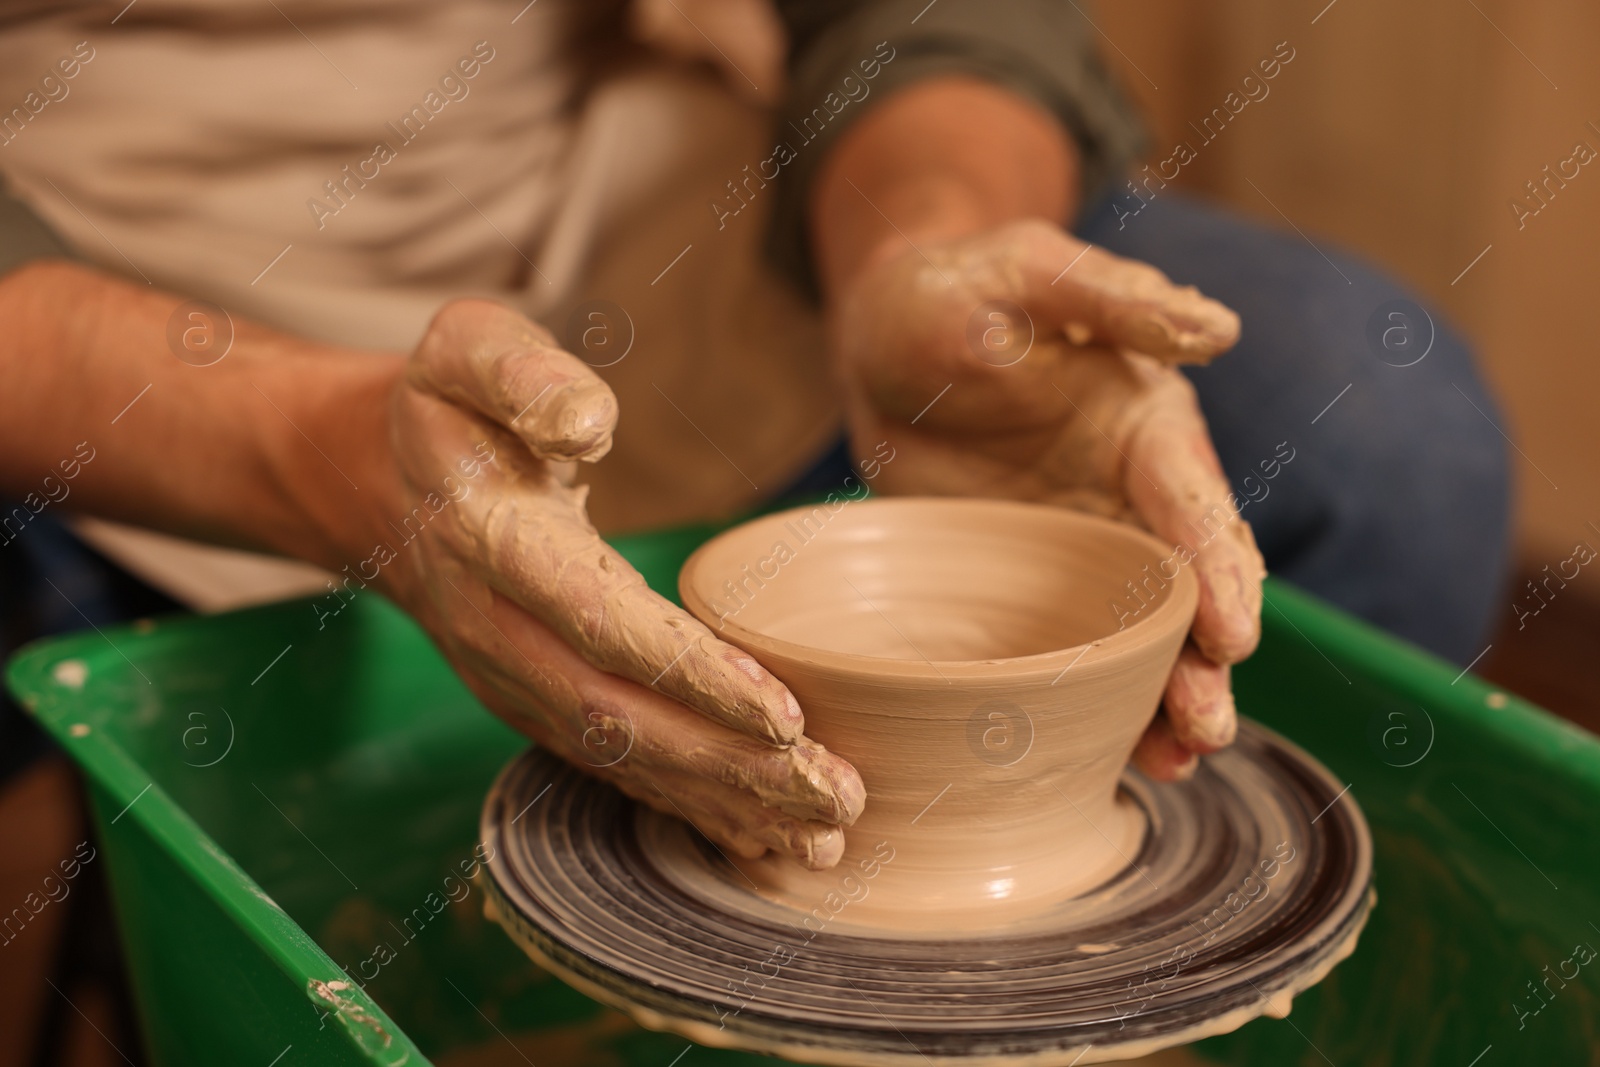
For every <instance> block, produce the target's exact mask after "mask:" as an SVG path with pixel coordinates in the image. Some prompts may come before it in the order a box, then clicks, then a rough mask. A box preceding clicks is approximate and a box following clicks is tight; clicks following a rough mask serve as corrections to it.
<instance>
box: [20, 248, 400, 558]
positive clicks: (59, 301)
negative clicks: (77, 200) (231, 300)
mask: <svg viewBox="0 0 1600 1067" xmlns="http://www.w3.org/2000/svg"><path fill="white" fill-rule="evenodd" d="M182 303H184V300H183V299H182V298H180V297H177V296H173V295H172V294H169V293H164V292H161V291H159V290H152V289H150V288H148V287H145V286H135V285H131V284H129V283H126V282H122V281H119V280H117V279H115V278H112V277H110V276H108V275H105V274H102V273H99V272H97V271H94V270H92V269H89V268H86V267H82V266H78V265H74V264H68V263H64V262H60V261H44V262H40V263H36V264H33V265H31V266H28V267H25V268H22V269H20V270H17V271H13V272H11V273H10V274H7V275H5V276H3V277H0V323H4V332H3V335H0V382H3V386H0V456H3V457H4V458H3V460H0V492H3V493H4V494H5V496H6V497H8V498H10V499H12V500H21V501H24V506H27V507H29V508H30V510H33V509H35V508H37V507H38V506H40V502H42V501H51V502H52V506H55V505H59V506H60V507H62V508H64V509H67V510H73V511H79V512H84V513H89V514H95V515H100V516H104V517H106V518H111V519H117V520H121V521H126V522H132V523H136V524H139V525H143V526H147V527H150V528H153V529H159V530H164V531H167V532H170V533H175V534H180V535H184V536H189V537H194V538H198V539H202V540H207V541H213V542H217V543H221V544H229V545H234V546H237V547H243V548H252V549H257V550H262V551H267V552H273V553H278V554H282V555H289V556H296V557H299V558H302V559H306V560H309V561H311V562H313V563H318V564H321V565H324V566H332V567H335V568H337V567H338V566H340V565H342V564H343V563H344V562H346V561H347V560H348V559H349V558H350V553H352V552H354V551H357V550H359V549H360V547H361V546H362V545H363V544H364V543H365V542H366V541H367V540H368V538H369V533H370V531H369V530H367V529H366V528H365V527H366V526H368V525H370V523H371V520H370V519H367V518H366V516H369V515H374V514H381V504H379V505H378V506H374V504H376V503H377V502H380V501H382V500H384V499H386V498H390V497H393V496H394V494H395V492H396V490H395V486H394V475H393V474H392V464H390V463H388V462H387V461H386V459H385V457H386V455H387V451H388V449H387V442H386V440H385V433H386V429H385V426H386V423H385V421H384V417H383V416H384V412H385V403H384V398H385V397H386V395H387V393H388V391H389V390H390V388H391V387H392V385H393V383H394V380H395V379H396V378H397V377H398V376H399V375H400V373H401V372H402V370H403V364H402V361H401V360H398V359H395V358H393V357H392V356H388V355H384V354H381V353H372V352H361V351H356V350H351V349H345V348H338V347H335V346H330V345H323V344H319V343H316V342H311V341H307V340H304V339H301V338H295V337H292V336H289V335H287V334H282V333H279V332H277V331H273V330H269V329H267V328H265V327H261V326H258V325H255V324H253V323H250V322H247V321H244V320H242V319H241V318H239V317H238V316H234V318H233V325H234V329H235V333H236V336H235V338H234V341H233V344H232V347H231V348H230V349H229V351H228V352H227V355H226V356H225V357H224V358H223V359H221V360H220V361H218V362H216V363H214V364H212V365H210V366H193V365H191V364H190V363H186V362H184V361H183V360H181V359H179V358H178V357H177V355H176V354H175V353H174V351H173V350H172V348H171V347H169V341H168V332H169V331H168V325H169V321H170V320H171V319H172V317H173V314H174V312H175V311H176V310H177V308H178V307H179V306H180V305H181V304H182ZM81 446H83V447H81ZM90 450H92V455H93V459H92V461H90V462H87V463H82V462H81V459H82V456H83V454H84V453H85V452H89V451H90ZM74 459H77V460H79V461H80V462H77V463H73V462H72V461H73V460H74ZM63 461H66V463H67V465H66V466H63ZM69 470H70V471H72V472H73V474H74V476H73V477H71V478H70V479H68V478H67V477H66V474H67V472H68V471H69ZM47 477H48V479H49V480H48V481H47V480H46V479H47ZM29 494H34V495H33V497H32V498H31V502H30V498H29Z"/></svg>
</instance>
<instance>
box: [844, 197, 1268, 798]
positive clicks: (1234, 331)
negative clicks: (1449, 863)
mask: <svg viewBox="0 0 1600 1067" xmlns="http://www.w3.org/2000/svg"><path fill="white" fill-rule="evenodd" d="M901 249H903V251H902V250H901ZM829 329H830V335H831V341H832V346H833V349H834V352H835V355H836V358H837V359H838V362H839V367H840V371H841V374H842V377H843V379H844V381H845V383H846V397H847V404H848V410H849V418H850V429H851V436H852V439H853V440H854V441H855V442H857V443H858V446H859V445H860V444H863V443H872V442H878V441H883V440H885V439H887V440H889V441H890V442H892V443H893V445H894V447H895V452H896V454H895V460H894V462H893V463H892V464H886V465H883V466H882V468H881V471H880V473H879V474H878V479H877V481H876V482H875V483H874V484H875V486H876V487H877V488H879V489H880V490H882V491H884V492H892V493H925V494H939V495H965V496H986V497H1007V498H1012V499H1018V500H1034V501H1041V502H1049V503H1056V504H1061V505H1064V506H1067V507H1073V508H1078V509H1081V510H1084V511H1089V512H1094V513H1096V514H1100V515H1106V516H1110V517H1115V518H1125V519H1128V520H1130V521H1134V522H1137V523H1139V524H1141V525H1143V526H1145V527H1147V528H1148V529H1150V530H1151V531H1152V532H1154V533H1155V534H1157V535H1158V536H1160V537H1162V538H1163V539H1165V540H1169V541H1171V542H1172V543H1173V544H1174V545H1175V546H1178V552H1177V555H1176V556H1175V558H1174V560H1173V562H1172V564H1171V566H1172V567H1176V566H1191V567H1193V569H1194V573H1195V576H1196V577H1197V578H1198V579H1199V584H1200V605H1199V610H1198V613H1197V615H1196V618H1195V622H1194V627H1193V629H1192V631H1191V634H1190V640H1189V642H1188V643H1187V644H1186V645H1185V647H1184V649H1183V651H1182V653H1180V655H1179V658H1178V662H1177V666H1176V667H1175V668H1174V670H1173V673H1172V677H1171V680H1170V682H1169V683H1168V686H1167V689H1166V694H1165V699H1164V708H1165V714H1164V715H1162V716H1161V717H1159V718H1157V720H1156V721H1155V723H1154V724H1153V725H1152V726H1151V728H1150V731H1149V732H1148V733H1147V734H1146V735H1145V737H1144V739H1143V740H1142V741H1141V742H1140V744H1139V748H1138V750H1137V751H1136V752H1135V753H1134V758H1135V760H1136V762H1138V763H1139V765H1140V766H1141V767H1142V768H1143V769H1144V770H1145V771H1146V772H1147V773H1150V774H1151V775H1153V776H1155V777H1159V778H1164V779H1171V778H1175V777H1182V776H1185V775H1187V774H1188V773H1190V772H1192V770H1193V768H1194V766H1195V761H1196V758H1197V754H1199V753H1205V752H1211V751H1215V750H1216V749H1219V748H1222V747H1223V746H1225V745H1227V744H1228V743H1229V742H1231V741H1232V740H1233V736H1234V730H1235V713H1234V704H1233V696H1232V692H1231V688H1230V684H1229V671H1228V668H1229V665H1230V664H1233V663H1237V662H1239V661H1240V660H1242V659H1244V658H1245V657H1246V656H1248V655H1249V654H1250V653H1251V652H1252V651H1254V650H1255V646H1256V642H1257V640H1258V639H1259V637H1260V614H1261V596H1262V594H1261V579H1262V577H1263V575H1264V574H1265V568H1264V566H1263V564H1262V560H1261V555H1260V553H1259V552H1258V551H1257V550H1256V545H1255V539H1254V538H1253V537H1252V535H1251V533H1250V527H1249V526H1248V525H1247V524H1246V523H1245V522H1244V520H1243V519H1241V518H1240V517H1239V513H1238V510H1237V508H1236V507H1235V505H1234V501H1233V498H1232V496H1231V494H1230V493H1229V489H1228V482H1227V480H1226V478H1225V477H1224V476H1223V474H1222V469H1221V465H1220V463H1219V462H1218V460H1217V455H1216V451H1215V449H1214V448H1213V447H1212V444H1211V439H1210V435H1209V433H1208V431H1207V429H1206V424H1205V420H1204V418H1203V417H1202V416H1201V414H1200V409H1199V405H1198V403H1197V402H1196V398H1195V393H1194V390H1193V388H1192V387H1191V386H1190V385H1189V383H1188V381H1187V380H1186V379H1185V378H1184V377H1183V376H1182V375H1181V374H1180V373H1178V371H1176V370H1175V369H1174V366H1173V365H1174V364H1179V363H1204V362H1206V361H1208V360H1210V359H1211V358H1212V357H1214V356H1216V355H1217V354H1219V353H1221V352H1223V351H1225V350H1226V349H1228V348H1229V347H1231V346H1232V345H1233V343H1234V342H1235V341H1236V340H1237V339H1238V336H1239V320H1238V317H1237V316H1236V315H1235V314H1234V313H1233V312H1232V311H1230V310H1228V309H1227V308H1225V307H1223V306H1222V305H1221V304H1218V303H1216V302H1215V301H1212V300H1208V299H1206V298H1205V297H1203V296H1201V295H1200V293H1199V292H1197V291H1196V290H1195V289H1193V288H1191V287H1187V286H1178V285H1174V284H1173V283H1172V282H1170V281H1169V280H1168V279H1167V278H1166V277H1165V276H1164V275H1163V274H1162V273H1161V272H1160V271H1158V270H1156V269H1155V268H1154V267H1151V266H1149V265H1148V264H1144V263H1139V262H1135V261H1133V260H1127V259H1122V258H1120V257H1118V256H1114V255H1111V254H1110V253H1108V252H1106V251H1104V250H1103V249H1100V248H1097V247H1094V246H1092V245H1087V244H1084V243H1083V242H1081V241H1078V240H1076V239H1075V238H1073V237H1072V236H1070V235H1069V234H1067V233H1066V232H1065V231H1063V230H1062V229H1061V228H1060V227H1058V226H1056V225H1054V224H1052V223H1048V222H1043V221H1025V222H1018V223H1012V224H1009V225H1006V226H1004V227H1001V228H998V229H994V230H990V231H987V232H985V233H982V234H979V235H977V236H972V237H966V238H961V239H958V240H953V241H948V242H946V243H943V244H928V243H924V244H922V245H921V246H920V248H919V249H912V248H906V247H905V246H904V245H902V246H900V249H896V250H893V251H890V252H888V253H886V254H884V255H881V256H880V257H878V258H877V259H875V260H873V261H871V262H869V263H868V264H867V265H866V266H865V267H863V268H862V269H861V270H860V272H859V273H858V274H857V275H856V277H855V279H854V281H853V282H852V283H851V284H850V285H849V286H847V287H845V288H844V289H843V290H842V291H841V292H840V294H839V295H838V297H837V298H836V299H835V301H834V304H833V306H832V307H831V308H830V322H829ZM867 447H870V444H867ZM1143 577H1144V576H1143V575H1142V574H1141V575H1129V578H1130V579H1134V578H1138V579H1143ZM1168 577H1169V578H1170V577H1171V573H1170V568H1169V574H1168ZM1139 606H1140V600H1139V599H1138V598H1136V597H1134V596H1132V595H1130V596H1129V598H1128V601H1127V603H1126V605H1124V606H1123V608H1122V610H1121V611H1120V612H1119V611H1117V610H1115V609H1108V614H1107V618H1106V621H1107V624H1108V626H1110V627H1111V628H1119V627H1120V626H1123V625H1127V624H1129V623H1131V622H1133V621H1135V619H1136V618H1137V615H1138V612H1139V610H1140V608H1139Z"/></svg>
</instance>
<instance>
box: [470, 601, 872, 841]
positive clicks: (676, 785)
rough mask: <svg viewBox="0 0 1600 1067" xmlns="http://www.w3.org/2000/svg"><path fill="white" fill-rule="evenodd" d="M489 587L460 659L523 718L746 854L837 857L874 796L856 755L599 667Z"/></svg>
mask: <svg viewBox="0 0 1600 1067" xmlns="http://www.w3.org/2000/svg"><path fill="white" fill-rule="evenodd" d="M489 597H490V602H489V603H488V604H487V605H486V606H485V607H484V609H483V611H482V615H481V618H482V619H483V621H484V623H485V625H483V626H481V627H477V628H476V629H475V630H474V632H473V633H472V634H471V636H470V638H469V641H468V642H467V644H466V646H464V647H461V648H460V649H459V650H458V654H457V656H456V657H453V658H456V659H457V660H458V665H459V666H461V667H463V668H464V669H463V671H462V673H463V675H464V676H465V677H466V678H467V679H468V681H469V684H472V685H473V689H474V691H475V692H476V693H477V694H478V695H479V697H480V698H481V699H483V700H484V702H485V703H487V704H488V705H489V706H490V707H491V708H493V709H494V710H495V711H496V712H498V713H499V714H501V715H502V716H503V717H505V718H506V719H507V720H508V721H510V722H512V723H513V725H516V726H518V727H519V728H521V729H523V730H524V732H526V733H529V734H530V735H531V736H533V738H534V739H535V740H536V741H538V742H540V743H541V744H544V745H546V746H547V747H549V748H550V749H551V750H553V751H555V752H557V753H558V754H560V755H561V756H562V757H563V758H565V759H566V760H567V761H568V762H570V763H572V764H573V765H574V766H576V767H579V768H581V769H584V770H587V771H589V772H591V773H593V774H596V775H598V776H600V777H603V778H606V779H607V780H608V781H610V782H611V783H612V784H613V785H616V786H617V787H618V788H620V789H622V790H623V791H624V792H626V793H628V794H629V795H630V796H633V797H635V798H637V799H639V800H642V801H644V802H645V803H648V804H649V805H651V806H652V807H654V808H656V809H657V810H658V811H661V812H662V813H663V814H666V815H671V816H674V817H677V818H682V819H685V820H686V821H688V822H689V823H690V824H692V825H693V826H695V827H696V828H697V829H698V830H700V831H701V832H702V833H704V834H705V835H706V836H707V837H710V838H711V839H712V840H714V841H716V842H718V844H720V845H722V846H723V847H725V848H728V849H730V850H732V851H734V852H736V853H737V854H739V855H744V856H757V855H760V854H761V853H762V852H763V851H765V850H766V849H769V848H770V849H775V850H777V851H780V852H783V853H785V854H787V855H791V856H793V857H794V858H796V859H798V860H800V861H801V862H802V863H805V864H806V865H808V866H811V867H815V868H823V867H829V866H832V865H833V864H834V863H836V862H838V859H839V856H840V855H842V853H843V841H844V835H843V833H842V832H841V830H840V828H839V827H840V826H841V825H849V824H850V823H852V822H854V821H855V819H856V817H857V816H858V815H860V813H861V810H862V807H863V805H864V803H865V799H866V790H865V787H864V786H863V785H862V782H861V778H860V776H859V775H858V774H857V773H856V771H855V769H854V768H853V767H851V766H850V764H849V763H847V762H846V761H844V760H843V759H841V758H840V757H838V756H835V755H833V754H832V753H830V752H828V751H827V750H825V749H824V748H822V746H820V745H817V744H815V743H813V742H810V741H808V740H805V739H803V738H802V739H801V740H800V741H799V742H798V743H796V744H793V745H785V746H776V745H771V744H768V743H766V742H763V741H758V740H755V739H753V738H751V737H749V736H747V735H745V734H742V733H739V732H736V731H734V730H732V729H730V728H728V727H725V726H722V725H720V724H718V723H713V722H708V721H707V720H706V718H705V717H704V716H702V715H700V714H699V713H697V712H696V711H694V710H692V709H691V708H689V707H687V706H685V705H684V704H682V703H679V702H677V701H675V700H671V699H668V698H667V697H665V696H663V695H661V694H660V693H656V692H652V691H651V690H649V689H646V688H645V687H643V686H642V685H639V684H638V683H635V682H632V681H629V680H627V679H624V678H620V677H617V676H616V675H614V674H610V673H607V672H605V671H602V670H599V669H597V668H595V667H594V666H592V665H590V664H589V663H588V662H587V661H586V660H585V659H584V658H583V657H582V656H581V655H579V654H578V652H577V651H576V650H575V649H573V648H572V647H571V646H570V645H568V644H567V643H566V642H565V641H564V640H562V638H561V636H560V635H559V634H557V633H556V632H555V631H553V630H552V629H550V628H549V627H547V626H545V625H544V624H543V623H541V622H540V621H539V620H538V619H535V618H534V617H533V616H531V615H529V614H528V613H527V612H525V611H523V610H522V609H520V608H518V607H517V606H516V605H515V604H513V603H511V602H510V601H509V600H507V599H506V598H504V597H501V596H498V595H497V594H494V593H490V594H489ZM508 646H509V647H508ZM530 711H531V712H533V714H530Z"/></svg>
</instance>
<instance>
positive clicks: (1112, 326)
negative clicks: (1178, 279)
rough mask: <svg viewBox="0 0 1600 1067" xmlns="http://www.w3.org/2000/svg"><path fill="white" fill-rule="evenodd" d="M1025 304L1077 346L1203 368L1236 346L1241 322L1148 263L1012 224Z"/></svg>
mask: <svg viewBox="0 0 1600 1067" xmlns="http://www.w3.org/2000/svg"><path fill="white" fill-rule="evenodd" d="M1016 226H1017V228H1018V229H1020V230H1021V231H1022V235H1021V236H1020V237H1019V238H1018V239H1019V241H1020V242H1021V243H1022V244H1023V247H1024V248H1025V249H1026V252H1025V254H1024V255H1023V256H1022V257H1021V266H1022V279H1023V280H1022V287H1023V292H1024V293H1025V294H1026V300H1025V301H1024V303H1025V304H1026V305H1027V306H1028V310H1029V313H1030V314H1037V315H1040V316H1041V317H1042V318H1043V320H1044V322H1047V323H1049V324H1051V325H1052V326H1053V327H1055V328H1056V329H1059V330H1061V331H1062V332H1064V333H1065V334H1066V337H1067V340H1069V341H1071V342H1072V343H1073V344H1075V345H1086V344H1091V343H1093V344H1098V345H1103V346H1107V347H1111V348H1117V349H1127V350H1130V351H1134V352H1142V353H1144V354H1145V355H1148V356H1153V357H1155V358H1157V359H1159V360H1162V361H1163V362H1167V363H1206V362H1209V361H1210V360H1211V359H1212V358H1213V357H1215V356H1217V355H1218V354H1219V353H1222V352H1225V351H1227V350H1228V349H1229V348H1231V347H1233V345H1234V343H1235V342H1236V341H1238V339H1239V316H1238V315H1236V314H1234V312H1233V311H1231V310H1230V309H1228V308H1227V307H1225V306H1223V305H1222V304H1219V303H1217V302H1216V301H1215V300H1211V299H1209V298H1208V297H1205V296H1202V295H1201V294H1200V291H1199V290H1198V289H1196V288H1195V287H1194V286H1192V285H1174V284H1173V283H1172V281H1171V280H1169V279H1168V278H1167V276H1166V275H1165V274H1163V273H1161V271H1159V270H1157V269H1156V268H1155V267H1152V266H1150V265H1149V264H1148V263H1140V262H1139V261H1137V260H1132V259H1123V258H1122V257H1121V256H1116V255H1113V254H1111V253H1110V252H1107V251H1105V250H1104V249H1102V248H1098V247H1096V246H1094V245H1089V244H1084V243H1083V242H1082V241H1079V240H1077V239H1076V238H1074V237H1071V236H1069V235H1068V234H1066V233H1065V232H1063V231H1062V230H1061V229H1060V228H1058V227H1056V226H1053V225H1048V224H1043V223H1018V224H1016Z"/></svg>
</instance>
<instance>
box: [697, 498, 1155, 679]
mask: <svg viewBox="0 0 1600 1067" xmlns="http://www.w3.org/2000/svg"><path fill="white" fill-rule="evenodd" d="M1163 567H1164V570H1163ZM1175 573H1176V565H1175V562H1174V561H1172V559H1171V551H1170V550H1165V551H1163V547H1162V545H1161V544H1160V543H1159V542H1158V541H1156V540H1155V539H1154V538H1152V537H1150V536H1149V535H1148V534H1145V533H1143V532H1142V531H1139V530H1137V529H1135V528H1133V527H1131V526H1127V525H1124V524H1121V523H1115V522H1110V521H1107V520H1104V519H1097V518H1093V517H1090V516H1086V515H1082V514H1079V513H1076V512H1071V511H1067V510H1064V509H1061V508H1054V507H1046V506H1040V505H1029V504H1016V503H1010V502H1005V501H987V500H972V499H963V500H942V499H940V500H919V499H896V500H870V501H859V502H849V503H847V504H846V505H844V506H842V507H838V506H835V507H834V508H830V507H829V506H828V505H826V504H822V505H817V506H816V507H814V508H801V509H796V510H793V511H787V512H780V513H777V514H774V515H768V516H763V517H762V518H759V519H756V520H754V521H752V522H749V523H746V524H744V525H742V526H739V527H736V528H735V529H733V530H730V531H728V532H726V533H724V534H722V535H721V536H719V537H717V538H716V539H714V540H712V541H711V542H709V543H708V544H706V545H705V546H704V547H702V548H701V549H700V550H699V551H698V552H697V553H696V554H695V556H694V558H693V559H691V561H690V565H689V566H688V567H686V568H685V571H684V576H683V585H684V593H685V602H686V603H688V604H689V606H690V609H691V610H693V611H695V612H696V614H702V611H704V613H705V614H708V615H709V616H711V618H707V619H706V621H707V622H708V623H709V624H710V625H712V628H713V629H718V628H721V629H723V630H724V631H726V630H728V629H734V630H740V629H742V630H745V631H748V632H750V633H754V634H757V635H761V636H763V637H767V638H771V639H776V640H778V641H783V642H788V643H792V644H794V645H797V646H801V647H804V648H811V649H820V650H825V651H829V652H837V653H845V654H851V655H858V656H868V657H873V658H882V659H898V660H925V661H929V662H940V661H944V662H952V661H968V660H989V659H1009V658H1013V657H1019V656H1032V655H1037V654H1040V653H1046V652H1054V651H1058V650H1061V649H1068V648H1072V647H1075V646H1077V645H1081V644H1084V643H1086V642H1089V641H1093V640H1096V639H1098V638H1102V637H1106V636H1108V635H1110V634H1112V633H1115V632H1117V631H1118V630H1119V629H1123V628H1127V627H1130V626H1134V625H1137V624H1139V623H1140V622H1143V621H1145V620H1147V619H1149V618H1150V617H1152V616H1153V615H1155V614H1156V613H1157V611H1158V610H1159V609H1160V607H1161V606H1162V605H1164V604H1165V603H1167V601H1168V600H1169V599H1170V598H1171V596H1172V593H1173V590H1174V588H1175V584H1174V583H1173V582H1172V581H1171V580H1170V578H1171V576H1172V575H1174V574H1175ZM1163 574H1165V575H1166V576H1167V579H1165V580H1164V579H1163V578H1162V575H1163ZM1130 582H1131V583H1133V590H1137V592H1135V591H1132V590H1130V587H1129V583H1130ZM697 601H698V602H699V603H698V604H697ZM705 614H702V617H703V618H704V617H705ZM713 620H715V621H713Z"/></svg>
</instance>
